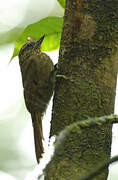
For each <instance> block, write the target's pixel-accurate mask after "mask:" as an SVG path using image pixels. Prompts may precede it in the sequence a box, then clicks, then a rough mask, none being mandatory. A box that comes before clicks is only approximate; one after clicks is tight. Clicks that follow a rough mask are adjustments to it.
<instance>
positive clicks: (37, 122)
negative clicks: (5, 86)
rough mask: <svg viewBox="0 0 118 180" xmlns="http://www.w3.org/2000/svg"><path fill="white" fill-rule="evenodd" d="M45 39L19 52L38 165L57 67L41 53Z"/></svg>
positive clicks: (32, 43) (41, 153) (31, 43)
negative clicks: (46, 113) (45, 118)
mask: <svg viewBox="0 0 118 180" xmlns="http://www.w3.org/2000/svg"><path fill="white" fill-rule="evenodd" d="M44 38H45V35H43V36H42V37H41V38H40V39H39V40H32V41H29V42H27V43H26V44H25V45H23V46H22V48H21V49H20V51H19V54H18V57H19V65H20V70H21V76H22V83H23V88H24V100H25V105H26V108H27V110H28V111H29V112H30V114H31V118H32V125H33V130H34V144H35V154H36V159H37V163H39V162H40V159H41V158H42V155H43V153H44V147H43V140H44V136H43V127H42V119H43V115H44V113H45V111H46V109H47V105H48V103H49V101H50V99H51V97H52V95H53V91H54V87H55V77H56V68H55V67H56V66H54V64H53V61H52V60H51V58H50V57H49V56H48V55H47V54H46V53H44V52H41V44H42V42H43V40H44Z"/></svg>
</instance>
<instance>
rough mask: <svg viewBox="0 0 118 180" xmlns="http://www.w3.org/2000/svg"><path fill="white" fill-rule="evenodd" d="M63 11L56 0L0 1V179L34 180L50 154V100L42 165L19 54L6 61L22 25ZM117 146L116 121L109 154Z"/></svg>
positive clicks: (112, 177)
mask: <svg viewBox="0 0 118 180" xmlns="http://www.w3.org/2000/svg"><path fill="white" fill-rule="evenodd" d="M63 14H64V10H63V9H62V8H61V6H60V5H59V4H58V2H57V1H56V0H43V1H42V0H17V1H16V0H4V1H1V2H0V27H1V28H0V83H1V86H0V179H2V180H35V179H36V178H34V174H36V173H35V172H36V171H37V172H41V170H42V168H43V167H44V166H45V163H47V161H48V159H49V154H51V152H50V149H48V147H47V141H48V132H49V126H50V122H49V121H50V118H51V104H52V102H50V104H49V107H48V110H47V112H46V115H45V116H44V121H43V123H44V128H46V133H45V132H44V133H45V134H44V136H45V139H46V141H45V142H44V145H45V149H46V150H47V153H46V154H45V156H44V159H43V160H42V161H41V165H40V166H36V164H37V163H36V160H35V153H34V146H33V143H34V142H33V141H34V139H33V129H32V123H31V118H30V114H29V113H28V112H27V110H26V108H25V104H24V99H23V88H22V80H21V74H20V68H19V64H18V57H15V58H14V59H13V60H12V62H11V63H10V64H9V61H10V58H11V57H12V54H13V49H14V41H15V40H16V38H17V36H18V34H19V33H20V32H21V31H22V29H23V28H25V27H26V26H27V25H28V24H31V23H34V22H37V21H39V20H41V19H42V18H45V17H47V16H63ZM48 54H49V55H50V56H51V58H52V60H53V62H54V63H56V62H57V61H58V54H59V52H58V51H52V52H48ZM117 99H118V98H117V96H116V106H115V107H116V108H115V113H117V114H118V108H117V107H118V106H117V105H118V103H117V102H118V100H117ZM47 119H48V121H47ZM47 122H48V123H47ZM117 146H118V126H117V125H115V126H114V127H113V143H112V155H115V154H118V148H117ZM49 152H50V153H49ZM39 169H40V170H39ZM117 169H118V165H112V166H111V167H110V174H109V180H117V179H118V171H117Z"/></svg>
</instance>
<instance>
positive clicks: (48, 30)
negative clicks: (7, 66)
mask: <svg viewBox="0 0 118 180" xmlns="http://www.w3.org/2000/svg"><path fill="white" fill-rule="evenodd" d="M62 24H63V18H62V17H47V18H44V19H42V20H41V21H39V22H37V23H34V24H30V25H28V26H27V27H26V28H25V29H24V31H23V32H22V33H21V34H20V35H19V37H18V39H17V41H16V43H15V47H14V52H13V56H12V58H11V59H13V58H14V57H15V56H17V55H18V53H19V51H20V49H21V47H22V46H23V45H24V44H25V43H26V42H27V38H28V37H32V38H33V39H35V40H38V39H40V38H41V37H42V36H43V35H44V34H45V35H46V36H45V38H44V41H43V43H42V46H41V48H42V51H52V50H56V49H58V48H59V46H60V38H61V32H62Z"/></svg>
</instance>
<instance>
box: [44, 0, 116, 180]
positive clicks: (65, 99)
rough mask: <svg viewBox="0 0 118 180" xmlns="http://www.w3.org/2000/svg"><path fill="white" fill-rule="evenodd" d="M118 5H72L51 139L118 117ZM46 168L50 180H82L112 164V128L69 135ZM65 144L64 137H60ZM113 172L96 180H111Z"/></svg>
mask: <svg viewBox="0 0 118 180" xmlns="http://www.w3.org/2000/svg"><path fill="white" fill-rule="evenodd" d="M117 23H118V1H117V0H104V1H102V0H91V1H89V0H67V1H66V9H65V15H64V25H63V32H62V39H61V48H60V55H59V70H58V75H59V76H58V77H57V81H56V90H55V95H54V105H53V114H52V126H51V136H52V135H55V134H56V135H58V134H59V132H60V131H61V130H63V129H64V128H65V127H66V126H67V125H70V124H72V123H75V122H78V121H82V120H85V119H88V118H90V117H100V116H104V115H109V114H111V113H113V112H114V100H115V88H116V72H117V67H118V63H117V62H118V61H117V41H118V30H117V29H118V27H117ZM65 137H66V138H64V140H63V141H62V143H61V144H60V145H57V147H58V148H56V151H55V154H54V156H53V158H52V160H51V162H50V163H49V164H48V166H47V167H46V169H45V174H46V176H45V180H55V179H56V180H70V179H73V180H78V179H79V177H81V176H83V175H85V174H87V173H88V172H89V171H90V170H92V169H94V167H95V166H96V165H97V164H99V163H100V162H101V163H102V162H103V161H104V160H107V159H109V157H110V150H111V138H112V125H111V123H108V124H105V125H104V126H101V125H99V124H98V125H96V126H94V127H93V126H91V127H86V128H83V129H82V133H81V134H80V132H79V131H78V127H76V126H75V125H74V126H73V125H72V129H70V131H69V133H68V134H67V135H66V136H65ZM61 138H62V139H63V136H62V137H61ZM107 176H108V169H107V170H106V171H105V172H104V173H102V174H101V175H99V176H97V177H96V178H95V180H106V179H107Z"/></svg>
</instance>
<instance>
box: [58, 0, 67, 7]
mask: <svg viewBox="0 0 118 180" xmlns="http://www.w3.org/2000/svg"><path fill="white" fill-rule="evenodd" d="M58 2H59V4H60V5H61V6H62V7H63V8H65V3H66V1H65V0H58Z"/></svg>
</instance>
